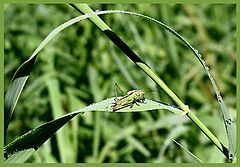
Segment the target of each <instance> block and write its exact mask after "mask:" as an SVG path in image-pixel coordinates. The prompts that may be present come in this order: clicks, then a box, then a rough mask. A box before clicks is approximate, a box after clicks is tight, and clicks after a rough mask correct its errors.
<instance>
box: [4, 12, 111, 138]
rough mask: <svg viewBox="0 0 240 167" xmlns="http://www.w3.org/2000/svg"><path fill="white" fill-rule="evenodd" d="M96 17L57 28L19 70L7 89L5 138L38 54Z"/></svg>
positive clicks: (90, 15) (64, 24)
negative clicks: (70, 29)
mask: <svg viewBox="0 0 240 167" xmlns="http://www.w3.org/2000/svg"><path fill="white" fill-rule="evenodd" d="M112 12H114V11H104V12H99V13H97V14H104V13H105V14H106V13H112ZM94 15H96V14H87V15H83V16H79V17H76V18H74V19H71V20H69V21H67V22H65V23H63V24H61V25H59V26H58V27H57V28H55V29H54V30H52V31H51V32H50V33H49V34H48V36H47V37H46V38H45V39H44V40H43V41H42V42H41V43H40V45H39V46H38V47H37V48H36V49H35V51H34V52H33V53H32V55H31V57H30V58H29V59H28V60H26V61H25V62H24V63H23V64H22V65H21V66H20V67H19V68H18V69H17V71H16V72H15V74H14V76H13V78H12V81H11V83H10V85H9V88H8V89H7V93H6V95H5V100H4V138H5V137H6V132H7V128H8V125H9V122H10V120H11V117H12V114H13V111H14V109H15V107H16V104H17V102H18V99H19V97H20V94H21V92H22V90H23V87H24V85H25V84H26V81H27V79H28V77H29V74H30V73H31V70H32V67H33V65H34V63H35V60H36V56H37V55H38V53H39V52H40V51H41V50H42V49H43V48H44V47H45V46H46V45H47V44H48V43H49V42H50V41H51V40H52V39H53V38H54V37H55V36H56V35H58V34H59V33H60V32H61V31H62V30H64V29H65V28H67V27H69V26H70V25H72V24H74V23H76V22H79V21H81V20H84V19H86V18H88V17H93V16H94Z"/></svg>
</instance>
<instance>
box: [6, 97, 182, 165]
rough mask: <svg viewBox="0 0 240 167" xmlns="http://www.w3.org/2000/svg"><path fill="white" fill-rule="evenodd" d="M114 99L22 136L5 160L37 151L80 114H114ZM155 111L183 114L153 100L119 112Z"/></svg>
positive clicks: (44, 125) (12, 145) (75, 112)
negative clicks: (91, 112)
mask: <svg viewBox="0 0 240 167" xmlns="http://www.w3.org/2000/svg"><path fill="white" fill-rule="evenodd" d="M114 99H115V98H114V97H113V98H109V99H106V100H103V101H100V102H98V103H95V104H92V105H89V106H87V107H84V108H81V109H79V110H77V111H74V112H71V113H68V114H66V115H64V116H62V117H60V118H58V119H55V120H53V121H50V122H47V123H45V124H43V125H41V126H39V127H37V128H35V129H34V130H31V131H29V132H28V133H26V134H24V135H22V136H20V137H19V138H17V139H16V140H15V141H13V142H11V143H10V144H8V145H7V146H5V147H4V158H5V161H7V160H8V159H9V158H11V157H12V156H14V155H15V154H16V153H17V152H19V151H23V150H28V149H32V148H33V149H34V150H37V149H38V148H39V147H40V146H41V145H42V144H43V143H44V142H45V141H47V140H48V139H49V138H50V137H51V136H52V135H53V134H54V133H55V132H56V131H58V130H59V129H60V128H62V127H63V126H64V125H65V124H66V123H67V122H68V121H69V120H71V119H72V118H74V117H75V116H76V115H78V114H79V113H84V112H88V111H105V112H112V107H111V106H112V103H113V102H114ZM155 109H166V110H169V111H171V112H173V113H175V114H178V115H180V114H181V113H182V111H181V110H179V109H178V108H175V107H172V106H170V105H165V104H162V103H159V102H156V101H152V100H148V99H146V100H145V103H144V104H141V105H139V106H137V105H134V106H133V107H132V108H129V107H128V108H127V107H126V108H124V109H121V110H118V111H117V112H136V111H146V110H155Z"/></svg>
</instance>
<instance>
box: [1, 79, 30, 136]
mask: <svg viewBox="0 0 240 167" xmlns="http://www.w3.org/2000/svg"><path fill="white" fill-rule="evenodd" d="M27 79H28V76H25V77H20V78H16V79H15V80H13V82H12V83H10V85H9V88H8V91H7V93H6V96H5V100H4V138H5V136H6V133H7V128H8V125H9V122H10V120H11V117H12V114H13V111H14V108H15V106H16V104H17V101H18V99H19V96H20V94H21V92H22V90H23V87H24V85H25V83H26V81H27Z"/></svg>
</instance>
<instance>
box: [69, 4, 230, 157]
mask: <svg viewBox="0 0 240 167" xmlns="http://www.w3.org/2000/svg"><path fill="white" fill-rule="evenodd" d="M70 5H71V6H72V7H73V8H75V9H76V10H77V11H79V12H80V13H83V14H86V13H94V11H93V10H92V9H91V8H90V7H89V6H88V5H87V4H70ZM89 19H90V20H91V21H92V22H93V23H94V24H95V25H96V26H97V27H98V28H99V29H100V30H101V31H103V32H104V34H105V35H106V36H107V37H108V38H109V39H110V40H111V41H112V42H113V43H114V44H115V45H116V46H117V47H119V48H120V49H121V50H122V51H123V52H124V53H125V54H126V55H127V56H128V57H129V58H130V59H131V60H132V61H133V62H134V63H135V64H136V65H137V66H138V67H139V68H140V69H141V70H143V71H144V72H145V73H146V74H147V75H148V76H149V77H150V78H151V79H152V80H153V81H154V82H156V83H157V84H158V85H159V86H160V87H161V88H162V89H163V90H164V91H165V92H166V93H167V94H168V95H169V96H170V97H171V98H172V100H173V101H174V102H175V103H176V104H177V105H178V106H179V107H180V108H181V109H182V110H183V111H184V114H186V116H188V118H189V119H190V120H191V121H192V122H193V123H194V124H195V125H196V126H197V127H198V128H199V129H200V130H201V131H202V132H203V133H204V134H205V135H206V136H207V137H208V138H209V139H210V140H211V142H212V143H214V144H215V145H216V146H217V148H218V149H219V150H220V151H221V152H222V153H223V154H224V155H225V156H226V157H227V158H229V157H228V149H227V148H226V147H225V146H224V145H223V144H222V143H221V142H220V141H219V140H218V139H217V137H215V136H214V134H213V133H212V132H211V131H209V129H208V128H207V127H206V126H205V125H204V124H203V123H202V122H201V121H200V120H199V119H198V118H197V117H196V116H195V114H194V113H193V112H191V111H190V109H189V107H188V106H187V105H185V104H184V103H183V102H182V101H181V100H180V99H179V98H178V97H177V95H175V93H174V92H173V91H172V90H171V89H170V88H169V87H168V86H167V85H166V84H165V83H164V81H163V80H162V79H160V78H159V77H158V76H157V75H156V74H155V73H154V72H153V71H152V70H151V69H150V67H149V66H148V65H147V64H146V63H145V62H143V61H142V60H141V59H140V58H139V57H138V56H137V55H136V54H135V53H134V52H133V51H132V50H131V49H130V48H129V47H128V46H127V45H126V44H125V43H124V42H123V41H122V40H121V39H120V38H119V37H118V36H117V35H116V34H115V33H114V32H113V31H112V30H111V29H110V28H109V27H108V26H107V25H106V24H105V23H104V21H102V20H101V19H100V18H99V17H98V16H97V15H96V16H93V17H91V18H89Z"/></svg>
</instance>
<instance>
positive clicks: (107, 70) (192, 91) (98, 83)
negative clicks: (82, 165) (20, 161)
mask: <svg viewBox="0 0 240 167" xmlns="http://www.w3.org/2000/svg"><path fill="white" fill-rule="evenodd" d="M91 7H92V8H93V9H101V10H103V9H124V10H130V11H135V12H138V13H142V14H146V15H149V16H151V17H153V18H156V19H158V20H161V21H163V22H165V23H167V24H168V25H169V26H171V27H172V28H173V29H175V30H176V31H177V32H178V33H180V34H181V35H182V36H183V37H185V38H186V39H187V40H188V41H189V43H191V44H192V45H193V46H194V47H195V48H197V49H198V50H199V52H200V53H202V57H203V59H204V60H205V61H206V64H207V65H208V66H209V67H210V69H211V72H212V74H213V76H214V78H215V79H216V81H217V84H218V86H219V88H220V90H221V93H222V95H223V98H224V100H225V103H226V106H227V107H228V109H229V110H230V112H231V115H234V116H235V113H236V98H235V97H236V94H235V89H236V77H235V76H236V72H235V71H236V45H235V33H236V14H235V13H236V12H235V7H236V6H235V5H146V4H144V5H143V4H142V5H141V4H140V5H121V4H119V5H93V6H91ZM77 15H79V14H78V13H77V12H76V11H75V10H74V9H73V8H71V7H70V6H68V5H5V7H4V16H5V20H4V23H5V32H4V35H5V43H4V46H5V60H4V63H5V90H6V89H7V88H8V85H9V83H10V79H11V77H12V76H13V74H14V72H15V71H16V69H17V68H18V67H19V66H20V64H22V63H23V61H25V60H26V59H28V58H29V56H30V55H31V53H32V52H33V51H34V49H35V48H36V47H37V46H38V45H39V44H40V42H41V41H42V40H43V39H44V38H45V37H46V35H47V34H48V33H49V32H50V31H51V30H52V29H53V28H55V27H57V26H58V25H59V24H61V23H63V22H64V21H66V20H68V19H69V18H72V17H73V16H77ZM101 18H102V19H103V20H104V21H105V22H106V23H107V24H108V25H111V29H113V30H114V32H116V33H117V34H118V35H119V36H120V37H122V38H123V39H124V41H125V42H126V43H127V44H128V45H129V46H130V47H131V49H133V50H134V51H135V52H136V53H137V54H138V55H140V56H141V58H142V59H143V60H145V61H146V62H147V63H148V64H149V65H150V66H151V68H152V69H153V70H154V71H155V72H156V73H157V74H158V75H159V76H161V78H163V80H164V81H165V82H166V83H167V84H168V85H169V86H170V87H171V88H172V89H173V90H174V92H175V93H176V94H177V95H178V96H179V97H180V98H181V99H182V100H183V101H184V102H185V104H187V105H189V106H190V108H191V109H192V110H193V111H196V115H198V117H199V118H200V119H201V120H202V121H203V122H204V123H205V124H206V125H207V126H208V127H209V128H210V129H211V130H212V131H213V133H214V134H215V135H216V136H217V137H218V138H219V139H220V140H221V141H223V142H224V143H225V144H226V141H227V139H226V135H225V131H224V126H223V123H222V121H221V117H220V111H219V108H218V106H217V101H216V100H215V97H214V93H213V91H212V88H211V85H210V83H209V81H208V80H207V76H206V75H205V74H204V73H203V70H202V68H201V66H200V65H199V63H198V62H197V60H196V59H195V58H194V56H192V55H191V53H190V51H189V50H187V49H186V47H185V46H183V45H182V44H181V43H180V42H179V41H178V40H176V39H175V38H172V36H171V35H170V34H169V33H168V32H166V31H163V30H162V29H160V28H159V26H157V25H156V24H153V23H152V22H149V21H146V20H142V19H140V18H137V17H131V16H128V15H121V14H110V15H103V16H101ZM169 35H170V36H169ZM122 54H123V53H122V52H121V51H120V50H119V49H116V48H115V46H113V45H112V44H111V42H110V41H109V40H107V39H106V37H105V36H104V35H103V34H102V33H101V32H100V31H99V30H98V29H97V28H96V27H95V26H94V25H93V24H92V23H90V22H89V21H87V20H86V21H82V22H80V23H77V24H76V25H74V26H71V27H70V28H68V29H66V30H64V31H63V32H62V33H61V34H60V35H59V36H58V37H57V38H56V39H55V40H53V41H52V42H50V44H48V45H47V47H46V48H45V49H44V50H43V51H42V52H41V53H40V54H39V56H38V58H37V60H36V64H35V66H34V69H33V71H32V73H31V75H30V78H29V80H28V81H27V84H26V86H25V88H24V90H23V93H22V95H21V97H20V101H19V103H18V104H17V107H16V109H15V112H14V117H13V119H12V120H11V124H10V126H9V129H8V133H7V139H6V143H9V142H11V141H12V140H13V139H15V138H17V137H18V136H20V135H22V134H24V133H25V132H27V131H28V130H30V129H34V128H36V127H37V126H39V125H41V124H42V123H44V122H46V121H50V120H52V119H54V118H56V116H55V114H56V113H54V111H56V109H54V106H56V107H57V108H58V109H60V110H61V111H62V112H61V113H60V114H59V115H58V116H60V115H63V114H65V113H68V112H71V111H74V110H76V109H79V108H81V107H82V106H87V105H89V104H91V103H93V102H98V101H101V100H102V99H105V98H107V97H111V96H113V95H114V90H113V88H114V83H115V82H118V83H119V84H120V85H121V86H122V87H124V90H130V89H133V88H141V89H144V90H155V89H156V88H155V84H154V83H153V82H152V81H151V80H150V79H149V78H147V77H146V76H145V75H144V73H142V72H140V71H139V69H138V68H136V66H135V65H134V64H133V63H132V62H130V61H129V60H128V59H127V58H126V57H125V56H122ZM122 67H124V68H122ZM56 86H57V87H56ZM54 88H55V91H54ZM56 96H57V97H56ZM146 96H147V97H148V98H150V99H155V100H161V101H163V102H167V103H172V102H171V100H170V99H169V97H168V96H167V95H165V94H164V92H162V91H161V90H159V93H149V94H147V95H146ZM54 101H57V102H54ZM60 110H57V111H60ZM178 127H180V128H178ZM181 127H182V128H181ZM64 128H65V127H64ZM178 131H179V132H178ZM180 132H181V133H180ZM182 132H184V133H182ZM60 133H61V132H60ZM63 133H64V134H65V135H62V136H61V137H64V139H61V140H62V141H68V142H70V143H72V144H73V146H67V147H65V146H64V145H63V144H64V143H63V142H61V141H60V139H59V137H58V136H57V137H53V138H52V139H51V144H50V145H49V143H46V144H44V146H43V148H40V150H39V151H38V152H37V153H36V154H35V155H34V157H33V158H32V159H31V160H30V162H38V161H41V162H49V161H58V162H195V161H196V160H195V159H194V158H192V157H189V155H188V153H186V152H185V151H184V150H181V149H179V147H178V146H177V145H176V144H175V143H174V142H170V143H169V136H171V135H173V136H174V139H175V140H177V141H181V143H186V145H187V147H188V149H189V150H190V151H191V152H192V153H193V154H194V155H196V156H198V157H199V158H200V159H201V160H203V161H205V162H223V161H224V157H223V156H222V155H221V153H220V152H216V151H215V149H216V148H214V146H213V145H209V141H208V140H207V139H206V137H205V136H204V135H203V134H202V133H201V132H199V130H198V129H196V128H195V127H193V125H192V124H191V123H189V121H188V120H186V119H184V118H182V117H177V118H176V116H175V115H173V114H171V113H170V114H169V113H167V112H156V111H150V112H140V113H119V114H117V113H114V114H112V113H105V112H104V113H94V112H90V113H86V114H83V115H80V116H78V117H76V118H74V119H73V121H71V122H70V123H69V124H67V127H66V128H65V130H64V132H63ZM166 143H167V145H166ZM65 144H68V143H65ZM45 147H47V148H48V149H50V150H51V151H48V153H49V154H52V155H51V156H44V154H45V153H46V152H47V151H42V150H41V149H44V148H45ZM63 147H64V148H65V149H64V152H65V154H67V155H66V156H67V157H72V158H73V159H65V160H64V159H63V157H62V155H61V154H62V153H61V152H62V151H61V150H62V148H63ZM162 150H164V151H162ZM209 155H210V156H209ZM43 157H45V158H43ZM48 157H49V159H48ZM216 157H217V158H216ZM39 159H40V160H39Z"/></svg>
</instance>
